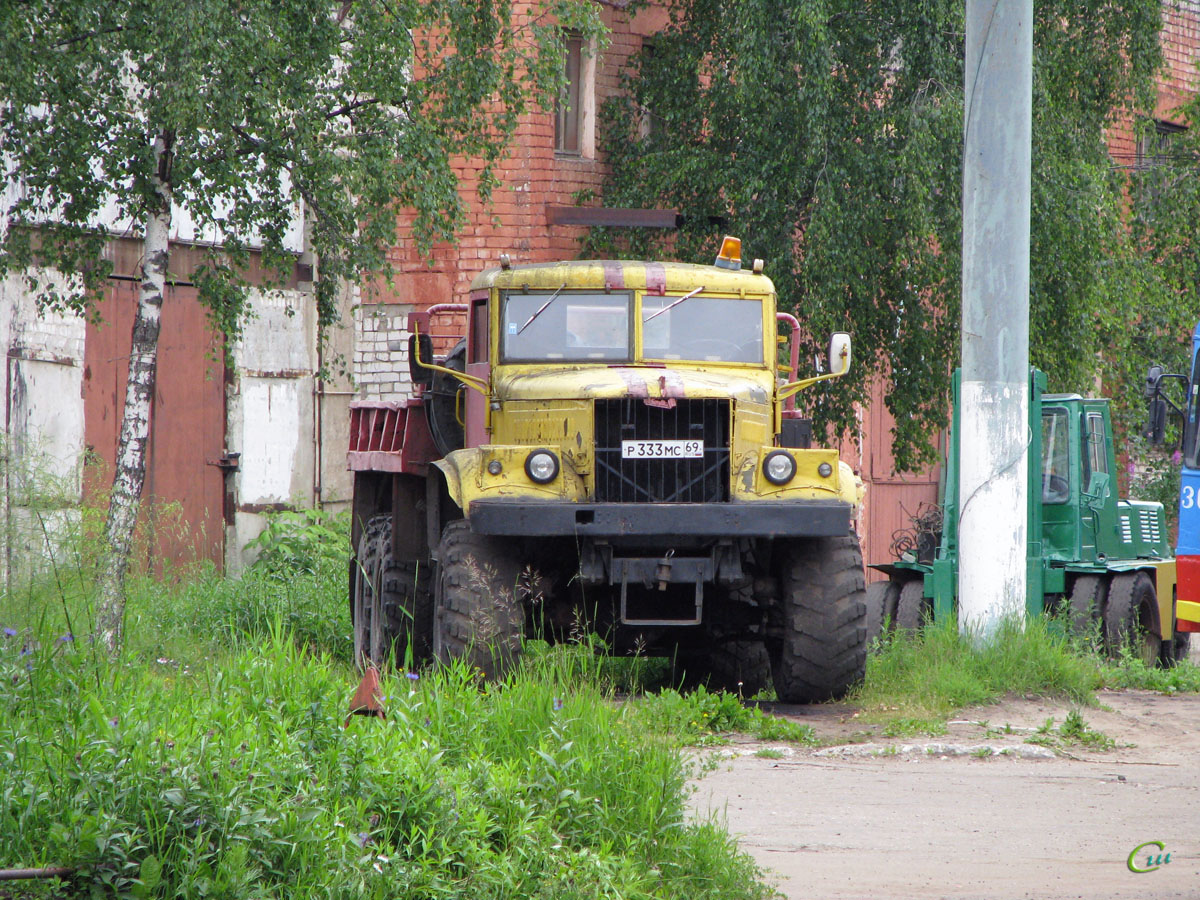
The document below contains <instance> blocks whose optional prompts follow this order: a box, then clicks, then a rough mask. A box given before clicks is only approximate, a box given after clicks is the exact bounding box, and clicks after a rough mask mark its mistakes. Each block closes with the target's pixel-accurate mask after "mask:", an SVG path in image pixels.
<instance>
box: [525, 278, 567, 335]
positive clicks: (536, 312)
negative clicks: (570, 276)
mask: <svg viewBox="0 0 1200 900" xmlns="http://www.w3.org/2000/svg"><path fill="white" fill-rule="evenodd" d="M566 288H567V286H566V285H565V284H564V285H563V286H562V287H560V288H559V289H558V290H557V291H555V292H554V293H553V294H551V295H550V299H549V300H547V301H546V302H545V303H543V304H542V305H541V306H539V307H538V308H537V310H536V311H535V312H534V314H533V315H532V316H530V317H529V318H528V319H526V320H525V324H524V325H522V326H521V327H520V328H519V329H517V334H520V333H521V332H522V331H524V330H525V329H526V328H528V327H529V325H530V323H532V322H533V320H534V319H536V318H537V317H538V316H540V315H541V314H542V313H544V312H545V311H546V307H547V306H549V305H550V304H551V303H553V302H554V298H555V297H557V296H558V295H559V294H561V293H562V292H563V291H564V290H566Z"/></svg>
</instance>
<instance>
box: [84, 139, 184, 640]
mask: <svg viewBox="0 0 1200 900" xmlns="http://www.w3.org/2000/svg"><path fill="white" fill-rule="evenodd" d="M172 144H173V136H172V135H171V134H170V133H169V132H163V133H162V134H160V135H159V136H158V137H157V138H156V139H155V142H154V150H155V154H156V156H157V158H158V174H157V177H156V178H155V179H154V193H155V201H156V202H155V204H154V206H153V208H151V209H149V210H148V211H147V215H146V222H145V236H144V238H143V243H142V248H143V249H142V282H141V289H140V290H139V292H138V307H137V315H136V316H135V318H134V321H133V342H132V347H131V350H130V354H129V379H128V382H127V384H126V387H125V410H124V413H123V414H122V416H121V435H120V438H119V439H118V441H117V460H116V471H115V472H114V473H113V484H112V495H111V496H110V498H109V502H108V517H107V519H106V520H105V523H104V551H103V555H102V556H101V559H100V567H99V572H98V573H97V580H96V593H97V597H98V608H97V611H96V639H97V641H99V642H100V643H101V644H102V645H103V646H104V647H105V648H107V650H108V652H109V654H110V655H115V654H116V653H118V652H119V651H120V649H121V644H122V640H123V634H122V631H123V624H124V620H125V573H126V571H127V570H128V568H129V555H130V552H131V551H132V547H133V532H134V526H135V525H136V524H137V516H138V508H139V506H140V505H141V499H142V486H143V485H144V484H145V481H146V449H147V445H148V444H149V441H150V416H151V407H152V401H153V399H154V382H155V375H156V373H157V368H158V334H159V329H160V323H161V317H162V304H163V291H164V289H165V287H166V277H167V261H168V257H169V245H168V240H169V235H170V230H171V185H170V168H171V147H172Z"/></svg>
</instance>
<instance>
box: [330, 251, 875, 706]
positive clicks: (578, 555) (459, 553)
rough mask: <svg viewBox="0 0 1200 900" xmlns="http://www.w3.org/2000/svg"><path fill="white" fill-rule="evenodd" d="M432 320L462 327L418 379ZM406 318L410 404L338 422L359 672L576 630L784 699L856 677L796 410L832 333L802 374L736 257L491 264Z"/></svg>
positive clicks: (816, 469) (857, 555)
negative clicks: (349, 480)
mask: <svg viewBox="0 0 1200 900" xmlns="http://www.w3.org/2000/svg"><path fill="white" fill-rule="evenodd" d="M445 313H454V314H456V315H458V316H460V317H463V316H465V320H466V335H465V337H464V338H463V340H461V341H460V342H459V343H458V344H457V345H456V346H455V347H454V349H453V350H452V351H451V352H450V353H449V354H447V356H446V357H445V358H443V359H441V360H440V361H435V360H434V354H433V339H432V336H431V334H430V330H431V324H432V323H433V322H434V321H435V320H437V318H438V317H439V316H441V315H443V314H445ZM410 321H411V323H412V329H413V332H414V333H413V337H412V340H411V343H410V350H409V355H410V360H409V362H410V369H411V372H412V375H413V381H414V383H416V384H418V385H420V393H419V395H418V397H417V398H416V399H414V400H410V401H406V402H404V403H399V404H380V403H356V404H354V405H353V408H352V413H351V416H352V421H351V426H352V427H351V442H350V454H349V462H350V468H351V469H353V470H354V471H355V501H354V510H355V515H354V534H353V539H354V542H355V543H354V545H355V548H356V564H355V565H354V566H353V572H352V575H351V604H352V612H353V616H354V623H355V643H356V653H357V654H358V655H359V657H360V658H363V659H370V660H376V661H378V660H383V659H386V657H387V656H388V654H389V653H392V652H395V653H396V654H398V655H400V656H403V657H407V658H408V659H409V660H410V661H411V662H420V661H421V660H422V659H424V658H425V657H427V656H429V655H433V656H436V657H437V658H439V659H442V660H447V659H450V658H454V657H459V656H466V657H468V658H469V659H471V660H472V661H473V662H474V663H475V664H476V665H479V666H480V667H481V668H483V669H484V670H485V671H487V672H489V673H494V672H495V671H496V670H497V669H499V668H501V667H503V666H504V665H505V664H506V663H507V662H509V661H511V659H512V658H513V657H514V656H515V654H516V653H518V652H519V649H520V645H521V640H522V638H523V637H525V636H527V635H538V636H541V637H544V638H547V639H550V640H554V639H558V638H562V637H564V636H568V635H571V634H577V633H578V632H580V631H581V630H587V631H592V632H598V633H599V634H601V635H602V636H603V637H604V638H605V639H606V640H607V641H609V642H610V643H611V645H612V646H613V647H614V649H616V650H617V651H623V652H632V651H637V652H646V653H665V654H671V655H673V656H674V657H675V658H676V659H678V660H684V661H686V664H687V668H688V669H689V672H690V673H691V674H693V675H696V674H702V675H703V677H707V678H709V679H711V680H712V681H713V682H714V683H719V684H721V685H723V686H727V687H732V686H734V685H735V684H740V685H741V688H742V690H743V691H745V692H753V691H754V690H757V688H758V687H759V686H762V685H763V684H765V683H766V680H767V678H768V677H771V678H773V680H774V684H775V688H776V691H777V692H778V694H779V696H780V697H781V698H782V699H784V700H791V701H807V700H822V699H826V698H829V697H833V696H838V695H840V694H841V693H843V692H844V691H845V690H846V689H847V688H848V687H849V686H850V685H851V684H852V683H854V681H856V680H857V679H858V678H859V677H860V676H861V674H862V669H863V664H864V659H865V605H864V590H863V572H862V556H861V551H860V549H859V543H858V538H857V536H856V535H855V534H854V532H853V529H852V522H853V513H854V510H855V508H856V506H857V504H858V502H859V499H860V497H859V494H860V491H861V483H860V482H859V481H858V479H857V478H856V477H855V476H854V474H853V472H852V471H851V470H850V469H849V467H848V466H846V465H845V464H844V463H842V462H841V461H840V460H839V458H838V454H837V452H836V451H835V450H830V449H822V448H814V447H811V446H810V444H811V427H810V426H809V423H808V422H807V421H806V420H804V419H802V418H800V417H799V414H798V412H797V411H796V410H795V409H794V400H793V399H791V398H793V397H794V395H795V394H796V393H797V392H798V391H800V390H803V389H804V388H807V387H810V386H812V385H814V384H816V383H818V382H820V381H823V380H825V379H829V378H835V377H838V376H840V375H842V374H844V373H845V372H846V371H847V370H848V368H849V365H850V339H849V336H848V335H845V334H837V335H834V336H833V338H832V340H831V342H830V353H829V369H830V370H829V371H828V372H827V373H824V374H816V375H813V376H812V377H809V378H805V379H798V378H797V377H796V376H797V372H796V369H797V360H798V335H797V334H796V330H797V328H798V323H797V322H796V320H795V319H794V318H793V317H792V316H790V315H787V314H780V313H778V312H777V310H776V304H775V289H774V286H773V285H772V283H771V281H770V279H769V278H767V277H766V276H764V275H763V274H762V263H761V261H759V260H756V261H755V263H754V266H753V267H752V271H743V270H742V269H741V267H740V245H739V244H738V242H737V241H736V240H735V239H731V238H727V239H726V240H725V242H724V244H723V247H722V254H721V256H720V257H718V259H717V262H716V264H715V265H713V266H697V265H685V264H679V263H657V262H629V261H582V262H562V263H554V264H546V265H530V266H512V265H510V264H509V263H508V261H507V259H504V258H502V261H501V265H500V267H499V268H496V269H491V270H488V271H486V272H484V273H482V274H481V275H480V276H479V277H478V278H476V279H475V281H474V282H473V283H472V285H471V289H470V295H469V299H468V302H467V303H466V304H453V305H450V304H447V305H444V306H441V307H434V308H433V309H431V310H429V311H428V312H427V313H425V314H418V315H415V316H413V317H412V318H411V319H410ZM781 322H782V323H786V324H788V325H790V327H791V334H790V351H791V352H790V366H789V365H780V363H779V357H780V351H781V348H780V346H779V345H780V344H782V343H784V342H785V341H787V340H788V337H789V336H778V325H779V324H780V323H781ZM789 369H790V371H789Z"/></svg>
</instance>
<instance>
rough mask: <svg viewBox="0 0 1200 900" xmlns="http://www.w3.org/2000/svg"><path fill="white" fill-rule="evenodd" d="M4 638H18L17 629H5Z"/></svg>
mask: <svg viewBox="0 0 1200 900" xmlns="http://www.w3.org/2000/svg"><path fill="white" fill-rule="evenodd" d="M4 636H5V637H16V636H17V629H15V628H5V629H4Z"/></svg>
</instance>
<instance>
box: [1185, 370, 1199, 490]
mask: <svg viewBox="0 0 1200 900" xmlns="http://www.w3.org/2000/svg"><path fill="white" fill-rule="evenodd" d="M1198 394H1200V353H1197V354H1196V355H1195V357H1194V358H1193V359H1192V377H1191V379H1190V380H1189V381H1188V395H1187V412H1186V414H1185V417H1184V420H1183V422H1184V427H1183V462H1184V465H1186V466H1187V467H1188V468H1189V469H1195V468H1200V402H1198V401H1200V398H1198V396H1197V395H1198Z"/></svg>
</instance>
